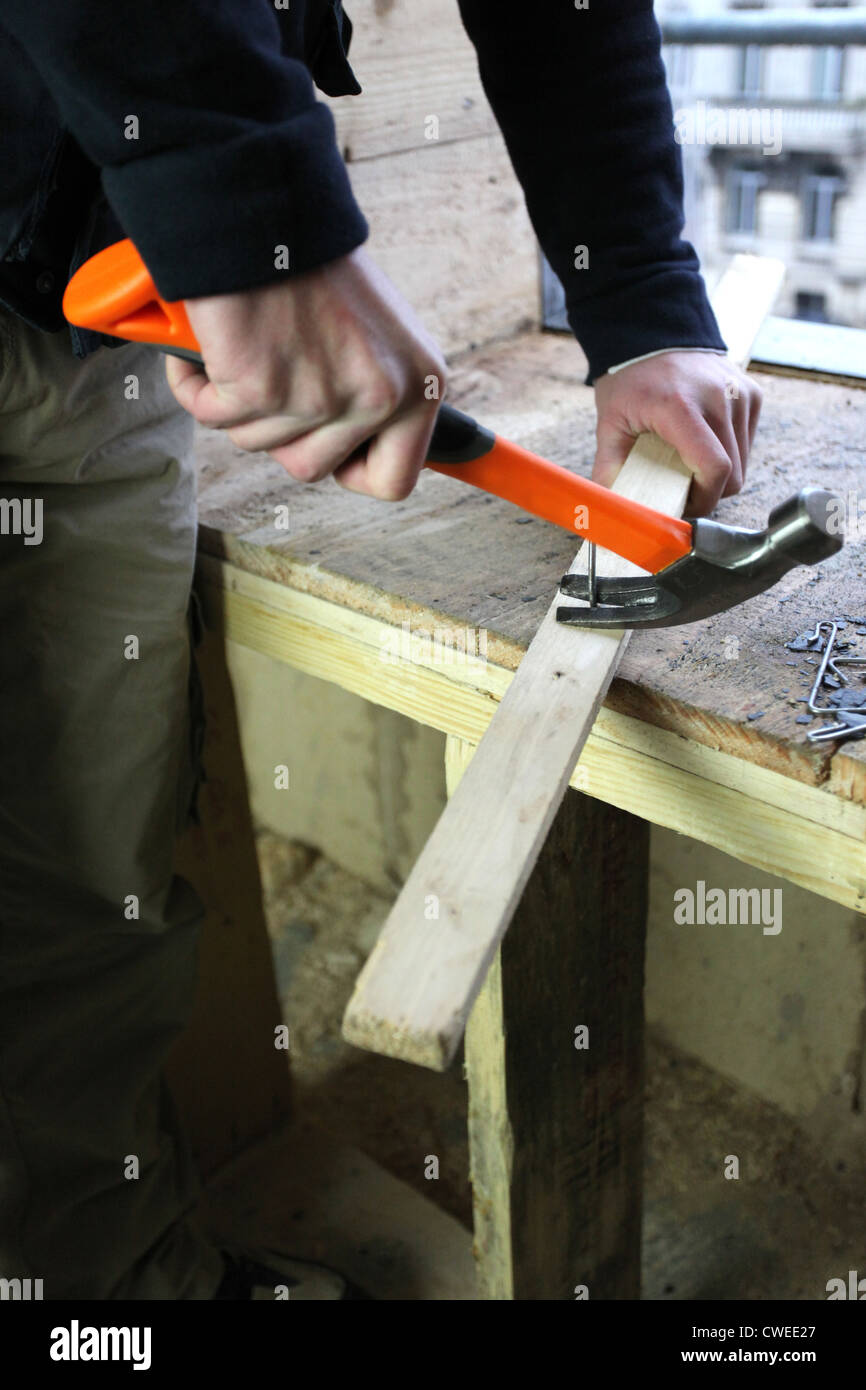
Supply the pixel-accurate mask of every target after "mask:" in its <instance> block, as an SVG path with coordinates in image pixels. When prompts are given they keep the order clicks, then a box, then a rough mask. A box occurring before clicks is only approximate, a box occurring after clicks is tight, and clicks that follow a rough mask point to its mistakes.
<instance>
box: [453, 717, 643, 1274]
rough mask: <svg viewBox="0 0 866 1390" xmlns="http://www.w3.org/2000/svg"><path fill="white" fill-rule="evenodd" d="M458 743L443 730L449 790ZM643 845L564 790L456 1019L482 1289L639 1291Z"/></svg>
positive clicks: (627, 819) (612, 813)
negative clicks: (478, 982)
mask: <svg viewBox="0 0 866 1390" xmlns="http://www.w3.org/2000/svg"><path fill="white" fill-rule="evenodd" d="M473 752H474V748H473V747H472V745H470V744H466V743H464V742H463V741H462V740H460V739H453V738H449V739H448V743H447V750H446V773H447V779H448V789H449V792H451V791H453V790H454V788H455V787H456V785H457V782H458V781H459V779H460V774H461V772H462V770H463V768H464V767H465V766H466V764H467V763H468V761H469V759H470V758H471V756H472V753H473ZM480 833H482V834H483V828H482V829H481V831H480ZM648 858H649V826H648V824H647V823H646V822H644V821H641V820H639V819H637V818H636V817H635V816H631V815H629V814H628V813H627V812H624V811H620V810H618V809H616V808H615V807H613V806H609V805H607V804H605V803H604V802H601V801H595V800H592V799H591V798H590V797H588V796H584V795H582V794H580V793H578V792H573V791H570V792H569V793H568V794H567V795H566V798H565V801H564V803H563V805H562V807H561V809H560V811H559V813H558V815H557V817H556V819H555V820H554V823H553V825H552V827H551V829H550V831H549V833H548V836H547V840H546V843H545V846H544V848H543V850H542V852H541V856H540V858H539V860H538V863H537V865H536V867H535V870H534V872H533V874H532V876H531V878H530V880H529V883H528V884H527V886H526V889H525V890H524V893H523V897H522V899H521V903H520V907H519V908H518V911H517V913H516V915H515V917H514V920H513V921H512V924H511V926H510V928H509V930H508V934H507V935H506V937H505V939H504V941H503V943H502V946H501V948H500V950H499V951H498V952H497V955H496V957H495V959H494V962H493V964H492V966H491V969H490V972H489V974H488V977H487V981H486V983H485V985H484V988H483V990H482V992H481V994H480V995H479V997H478V1000H477V1002H476V1004H475V1007H474V1009H473V1011H472V1014H471V1016H470V1019H469V1026H468V1028H467V1030H466V1071H467V1079H468V1082H469V1142H470V1153H471V1166H472V1185H473V1196H474V1209H475V1249H476V1256H477V1260H478V1270H479V1279H480V1287H481V1296H482V1297H483V1298H490V1299H574V1298H576V1297H581V1296H582V1297H588V1298H590V1299H599V1298H601V1299H633V1298H638V1297H639V1296H640V1226H641V1185H642V1159H643V1155H642V1140H643V977H644V939H645V923H646V906H647V872H648ZM584 1029H585V1030H586V1033H585V1034H584V1032H582V1031H578V1030H584ZM579 1286H584V1287H585V1290H586V1292H585V1293H583V1291H582V1289H581V1288H580V1287H579Z"/></svg>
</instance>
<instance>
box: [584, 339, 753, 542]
mask: <svg viewBox="0 0 866 1390" xmlns="http://www.w3.org/2000/svg"><path fill="white" fill-rule="evenodd" d="M761 395H762V393H761V390H760V388H759V387H757V386H756V385H755V383H754V382H753V381H750V380H749V378H748V377H747V376H746V375H745V373H743V372H741V371H740V370H739V368H738V367H735V366H734V365H733V363H732V362H729V361H728V360H727V359H726V358H725V357H721V356H716V355H715V354H713V353H701V352H666V353H665V354H664V355H663V356H659V357H649V358H647V359H646V361H644V362H635V363H633V364H632V366H630V367H623V368H622V370H621V371H619V372H615V373H614V374H613V375H612V376H611V375H610V374H609V373H605V375H604V376H601V377H599V378H598V380H597V381H596V382H595V403H596V409H597V413H598V427H597V430H596V437H597V442H598V448H597V451H596V457H595V466H594V468H593V471H592V476H593V478H594V479H595V481H596V482H599V483H604V484H605V485H606V486H607V487H610V486H611V484H612V483H613V481H614V479H615V478H616V475H617V473H618V472H619V470H620V468H621V467H622V464H623V462H624V460H625V457H626V454H627V453H628V451H629V449H630V448H631V446H632V444H633V443H634V441H635V438H636V437H637V435H639V434H641V433H642V432H643V431H644V430H649V431H652V432H653V433H655V434H658V435H661V437H662V439H664V440H665V442H666V443H668V444H673V446H674V448H675V449H676V451H677V453H678V454H679V455H680V457H681V458H682V460H683V463H684V464H685V465H686V467H687V468H689V469H691V471H692V473H693V474H694V481H693V482H692V487H691V492H690V493H689V500H688V506H687V512H688V514H689V515H690V516H706V515H707V514H708V513H709V512H711V511H712V510H713V508H714V507H715V505H716V503H717V502H718V501H719V498H720V497H730V496H731V494H732V493H735V492H739V490H740V488H741V487H742V486H743V479H744V476H745V472H746V462H747V460H748V457H749V450H750V448H751V446H752V441H753V440H754V437H755V429H756V428H757V424H758V415H759V413H760V409H761Z"/></svg>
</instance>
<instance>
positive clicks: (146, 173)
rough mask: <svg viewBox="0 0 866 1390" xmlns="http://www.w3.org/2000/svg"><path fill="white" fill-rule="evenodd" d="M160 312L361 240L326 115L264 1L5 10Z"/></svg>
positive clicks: (116, 1) (16, 4)
mask: <svg viewBox="0 0 866 1390" xmlns="http://www.w3.org/2000/svg"><path fill="white" fill-rule="evenodd" d="M0 23H2V24H3V25H4V27H5V28H6V29H7V30H8V31H9V32H10V34H12V36H13V37H14V38H15V39H16V40H17V41H18V42H19V43H20V44H21V45H22V46H23V47H24V49H25V50H26V52H27V54H28V55H29V57H30V58H31V60H32V62H33V64H34V65H35V67H36V68H37V69H38V71H39V73H40V75H41V77H42V80H43V82H44V83H45V85H46V87H47V88H48V90H49V91H50V92H51V95H52V98H53V100H54V101H55V103H56V105H57V107H58V109H59V112H60V116H61V120H62V122H63V124H64V125H65V126H67V127H68V129H69V130H70V131H71V132H72V134H73V135H74V137H75V139H76V141H77V142H78V144H79V145H80V146H81V148H82V149H83V150H84V152H85V154H86V155H87V157H88V158H89V159H90V160H91V161H92V162H93V163H94V164H96V165H97V166H98V167H99V168H100V169H101V171H102V182H103V187H104V189H105V193H106V196H107V197H108V200H109V202H110V203H111V205H112V208H113V209H114V212H115V213H116V215H117V217H118V218H119V220H120V222H121V224H122V226H123V228H124V230H125V231H126V233H127V234H128V235H129V236H130V237H132V239H133V241H134V242H135V243H136V245H137V247H138V249H139V251H140V252H141V255H142V256H143V258H144V260H145V262H146V264H147V266H148V268H149V270H150V272H151V274H152V275H153V278H154V280H155V282H156V285H157V288H158V289H159V291H160V293H161V294H162V295H163V296H164V297H165V298H167V299H183V298H189V297H193V296H197V295H206V294H218V293H228V292H230V291H233V290H241V289H249V288H252V287H254V286H256V285H262V284H267V283H268V282H270V281H273V280H276V279H279V278H280V277H281V276H282V275H285V274H286V273H287V272H286V271H285V270H282V269H278V268H276V257H277V254H278V253H277V250H276V248H278V247H281V246H285V247H286V248H287V249H288V273H289V274H292V273H300V272H302V271H305V270H309V269H311V268H313V267H314V266H317V265H321V264H324V263H325V262H326V261H329V260H333V259H335V258H336V257H338V256H341V255H345V254H347V253H348V252H349V251H351V250H353V249H354V248H355V247H356V246H358V245H359V244H360V243H361V242H362V241H363V240H364V239H365V237H366V235H367V225H366V222H365V221H364V218H363V216H362V214H361V212H360V210H359V208H358V206H357V204H356V203H355V200H354V197H353V195H352V191H351V187H350V185H349V179H348V174H347V172H346V168H345V165H344V164H343V161H342V159H341V157H340V153H339V150H338V149H337V145H336V140H335V133H334V123H333V118H332V116H331V113H330V111H329V110H328V108H327V107H326V106H324V105H323V104H322V103H320V102H317V101H316V98H315V95H314V91H313V84H312V81H311V79H310V76H309V73H308V72H307V69H306V68H305V67H304V65H303V64H302V63H301V62H300V61H298V60H296V59H293V58H289V57H286V56H284V55H283V53H282V52H281V47H280V30H279V27H278V24H277V20H276V18H275V12H274V8H273V6H272V5H271V4H270V3H269V0H61V3H58V0H3V3H2V4H0Z"/></svg>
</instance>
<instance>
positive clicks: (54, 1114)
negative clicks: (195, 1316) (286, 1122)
mask: <svg viewBox="0 0 866 1390" xmlns="http://www.w3.org/2000/svg"><path fill="white" fill-rule="evenodd" d="M40 517H41V520H40ZM195 529H196V505H195V478H194V470H193V461H192V421H191V420H190V418H189V417H188V416H187V415H186V414H185V413H184V412H183V411H182V410H181V409H180V408H179V407H178V406H177V404H176V402H175V401H174V398H173V397H172V395H171V393H170V392H169V390H168V387H167V385H166V383H165V368H164V363H163V359H162V356H161V354H160V353H159V352H158V351H157V350H156V349H154V348H151V347H142V346H139V345H132V344H130V345H128V346H124V347H121V348H116V349H106V348H103V349H100V350H99V351H98V352H96V353H94V354H93V355H92V356H90V357H89V358H87V359H86V360H84V361H83V362H82V361H79V360H78V359H76V358H75V357H74V356H73V354H72V350H71V347H70V345H69V340H68V336H67V335H66V334H42V333H39V332H37V331H36V330H35V329H31V328H29V327H28V326H27V325H26V324H24V323H23V322H22V321H20V320H18V319H16V318H14V317H13V316H12V315H11V314H6V313H5V312H4V311H2V310H0V750H2V753H0V1279H25V1278H32V1279H42V1280H43V1290H44V1297H45V1298H47V1299H67V1298H89V1299H118V1298H134V1299H139V1298H140V1299H150V1298H168V1299H204V1298H210V1297H211V1295H212V1293H213V1291H214V1289H215V1288H216V1285H217V1283H218V1282H219V1278H220V1275H221V1262H220V1260H219V1257H218V1255H217V1253H216V1251H215V1250H214V1249H213V1248H212V1246H211V1245H210V1244H209V1243H207V1242H206V1241H205V1240H203V1239H202V1237H201V1236H199V1235H198V1234H197V1233H196V1232H195V1230H194V1228H193V1226H192V1225H191V1223H190V1219H189V1216H190V1212H191V1209H192V1207H193V1204H194V1202H195V1198H196V1193H197V1189H196V1180H195V1176H194V1174H193V1173H192V1171H191V1168H190V1164H189V1160H188V1155H187V1153H186V1151H185V1148H184V1145H183V1139H182V1136H181V1134H180V1132H179V1127H178V1123H177V1119H176V1116H175V1115H174V1112H173V1109H172V1105H171V1100H170V1097H169V1095H168V1092H167V1090H166V1088H165V1086H164V1083H163V1082H162V1080H161V1068H162V1064H163V1061H164V1058H165V1056H166V1053H167V1051H168V1049H169V1047H170V1045H171V1044H172V1042H173V1041H174V1039H175V1038H176V1036H177V1034H178V1033H179V1032H180V1031H181V1029H182V1028H183V1027H184V1024H185V1022H186V1019H187V1017H188V1014H189V1011H190V1007H191V1000H192V991H193V983H194V975H195V965H196V943H197V935H198V931H199V924H200V919H201V912H200V907H199V903H198V900H197V899H196V897H195V895H194V894H193V892H192V890H191V889H190V888H189V886H188V885H187V884H186V883H184V882H183V881H182V880H179V879H177V878H176V877H175V876H174V874H173V867H172V863H173V847H174V838H175V834H176V830H177V829H178V828H179V826H180V825H181V824H182V823H183V822H184V820H185V818H186V815H187V812H188V809H189V804H190V799H191V796H192V791H193V786H194V782H195V777H196V772H197V769H196V768H195V765H194V764H195V757H194V748H195V746H196V734H197V731H196V730H195V729H193V728H191V719H190V681H191V654H190V639H189V624H188V612H189V600H190V585H191V580H192V571H193V560H194V551H195ZM40 532H41V534H40Z"/></svg>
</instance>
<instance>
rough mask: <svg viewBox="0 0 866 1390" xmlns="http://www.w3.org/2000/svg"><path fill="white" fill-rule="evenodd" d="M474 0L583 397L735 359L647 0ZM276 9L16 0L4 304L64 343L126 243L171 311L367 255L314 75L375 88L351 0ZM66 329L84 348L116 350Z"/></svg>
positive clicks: (1, 242) (2, 212)
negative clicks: (667, 351)
mask: <svg viewBox="0 0 866 1390" xmlns="http://www.w3.org/2000/svg"><path fill="white" fill-rule="evenodd" d="M457 3H459V5H460V10H461V14H462V17H463V21H464V24H465V26H466V29H467V32H468V33H469V36H470V38H471V39H472V41H473V43H474V44H475V47H476V49H477V52H478V56H479V66H480V71H481V77H482V81H483V83H484V87H485V90H486V92H487V95H488V98H489V100H490V102H491V105H492V106H493V109H494V112H495V113H496V117H497V120H498V121H499V124H500V126H501V128H502V131H503V135H504V137H505V140H506V143H507V145H508V149H509V152H510V155H511V158H512V161H513V163H514V166H515V169H516V172H517V175H518V178H519V179H520V182H521V184H522V186H523V189H524V192H525V194H526V199H527V205H528V208H529V212H530V216H531V218H532V221H533V224H534V226H535V229H536V231H537V233H538V237H539V240H540V242H541V244H542V246H543V248H544V250H545V252H546V254H547V256H548V259H549V260H550V261H551V264H552V265H553V267H554V269H555V270H556V271H557V273H558V274H559V276H560V278H561V279H562V281H563V283H564V285H565V288H566V296H567V303H568V310H569V318H570V322H571V325H572V327H573V329H574V332H575V335H576V336H577V338H578V339H579V341H580V343H581V345H582V347H583V348H584V351H585V352H586V354H587V356H588V358H589V362H590V373H589V377H588V380H592V379H594V377H596V376H598V375H600V374H601V373H602V372H604V371H605V370H606V369H607V368H608V367H609V366H612V365H614V364H615V363H616V362H620V361H623V360H625V359H626V358H629V357H634V356H638V355H640V354H641V353H644V352H650V351H652V350H654V349H656V348H660V347H670V346H692V347H715V348H719V347H723V346H724V344H723V342H722V340H721V338H720V337H719V333H718V328H717V326H716V323H715V320H714V318H713V315H712V311H711V309H710V307H709V304H708V302H707V298H706V294H705V290H704V286H703V281H702V280H701V277H700V274H699V269H698V263H697V258H696V256H695V253H694V251H693V249H692V248H691V246H689V245H688V243H686V242H684V241H683V240H682V239H681V237H680V232H681V228H682V177H681V168H680V157H679V149H678V147H677V145H676V143H675V141H674V135H673V123H672V113H671V107H670V101H669V98H668V94H667V88H666V85H665V78H664V71H663V68H662V63H661V57H660V39H659V31H658V27H657V25H656V23H655V19H654V17H653V13H652V2H651V0H593V3H592V4H590V6H589V8H588V9H577V8H576V7H575V6H574V5H573V4H572V3H571V0H535V3H534V4H532V5H527V4H526V3H525V0H457ZM278 4H279V0H0V256H3V258H4V259H3V262H2V265H0V301H3V302H5V303H6V304H7V305H8V306H9V307H11V308H12V309H13V310H14V311H15V312H16V313H19V314H20V315H21V316H22V317H25V318H27V319H28V320H29V321H30V322H31V323H34V324H36V326H38V327H40V328H44V329H47V330H56V329H59V328H61V327H63V323H64V321H63V319H62V315H61V311H60V298H61V295H62V292H63V288H64V286H65V283H66V280H67V278H68V276H69V275H70V274H71V273H72V272H73V271H74V270H75V269H76V268H77V266H78V265H80V264H81V262H82V261H83V260H85V259H86V258H87V256H89V255H91V254H92V253H93V251H95V250H97V249H99V248H100V247H101V246H104V245H106V244H107V243H108V242H109V241H111V240H114V239H116V238H117V237H119V236H121V235H128V236H131V237H132V239H133V240H134V241H135V243H136V245H137V246H138V248H139V250H140V252H141V254H142V256H143V258H144V260H145V262H146V263H147V265H148V267H149V269H150V271H151V274H152V275H153V278H154V280H155V282H156V285H157V287H158V289H159V291H160V293H161V294H162V295H163V296H164V297H165V298H167V299H183V298H192V297H195V296H197V295H206V294H218V293H227V292H229V291H233V290H241V289H248V288H252V287H253V286H256V285H261V284H266V283H268V282H270V281H273V280H274V279H277V278H280V277H282V276H283V275H285V274H286V272H285V271H284V270H276V269H275V250H276V247H278V246H286V247H287V248H288V250H289V272H288V273H289V274H299V273H302V272H303V271H305V270H309V269H311V268H313V267H314V266H317V265H322V264H324V263H325V262H327V261H329V260H333V259H335V258H336V257H338V256H342V255H345V254H346V253H347V252H348V251H350V250H352V249H353V248H354V247H356V246H358V245H360V243H361V242H362V241H363V240H364V239H365V237H366V235H367V225H366V222H365V220H364V217H363V215H362V213H361V211H360V209H359V208H358V206H357V204H356V202H355V200H354V197H353V195H352V191H351V187H350V184H349V179H348V175H347V172H346V169H345V166H344V164H343V161H342V159H341V157H340V153H339V151H338V149H337V145H336V141H335V136H334V123H333V119H332V117H331V114H330V112H329V111H328V109H327V107H326V106H325V105H324V104H323V103H321V102H317V101H316V99H315V94H314V90H313V83H312V81H311V78H310V74H312V78H313V79H314V80H315V82H316V83H317V85H318V86H319V87H320V88H321V89H322V90H323V91H325V92H327V93H328V94H329V95H334V96H338V95H344V94H349V93H358V92H359V91H360V87H359V85H358V82H357V80H356V78H355V76H354V73H353V72H352V69H351V67H350V66H349V63H348V59H347V56H346V52H347V48H348V43H349V38H350V34H351V27H350V25H349V23H348V21H347V19H346V17H345V16H344V15H343V13H342V10H341V7H340V0H290V4H288V6H287V7H286V6H283V5H280V7H279V8H278V7H277V6H278ZM418 42H419V43H421V44H423V25H422V24H419V38H418ZM422 160H423V155H421V154H419V166H418V171H417V177H418V178H419V179H420V178H423V177H424V171H423V163H422ZM581 246H586V247H587V248H588V258H589V264H588V267H586V268H577V267H576V266H575V260H576V259H578V260H579V261H581V263H582V260H583V258H582V253H581V254H578V253H577V251H576V248H578V247H581ZM72 336H73V342H74V345H75V349H76V351H77V352H79V354H81V353H84V352H86V351H88V350H90V349H91V348H92V347H94V346H96V345H97V344H98V342H99V341H102V340H100V339H99V338H97V337H96V336H95V335H92V334H81V333H78V332H77V331H74V332H73V335H72Z"/></svg>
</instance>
